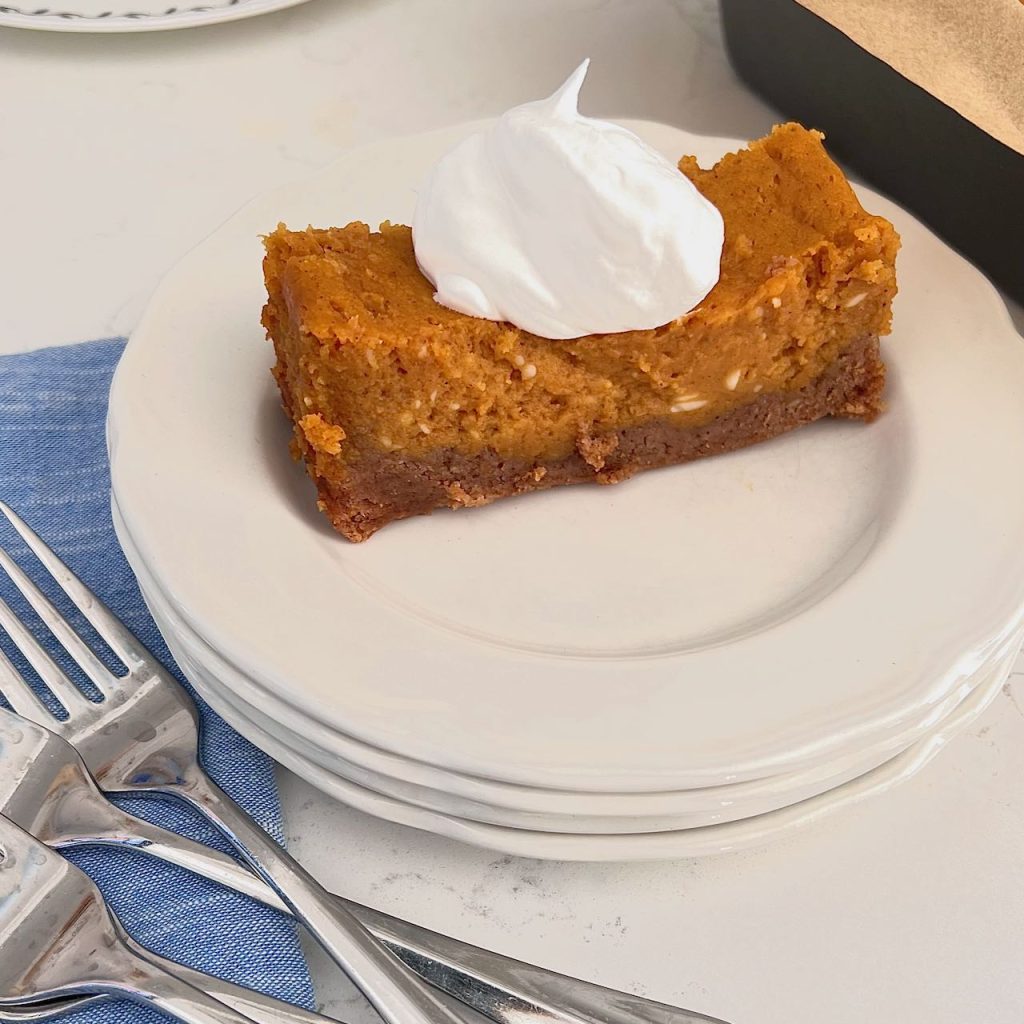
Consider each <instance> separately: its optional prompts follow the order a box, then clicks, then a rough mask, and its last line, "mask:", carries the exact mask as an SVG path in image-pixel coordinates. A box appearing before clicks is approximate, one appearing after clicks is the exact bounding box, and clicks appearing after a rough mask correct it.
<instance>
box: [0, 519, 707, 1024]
mask: <svg viewBox="0 0 1024 1024" xmlns="http://www.w3.org/2000/svg"><path fill="white" fill-rule="evenodd" d="M0 512H3V514H4V515H5V516H6V517H7V519H8V520H9V521H10V522H11V524H12V525H13V526H14V528H15V529H16V530H17V531H18V533H19V534H20V535H21V537H22V539H23V540H24V541H25V543H26V544H27V545H28V547H29V548H30V549H31V550H32V551H33V553H34V554H35V555H36V556H37V558H38V559H39V560H40V562H42V564H43V566H44V567H45V568H46V569H47V570H48V571H49V572H50V574H51V575H52V576H53V578H54V579H55V580H56V582H57V583H58V584H59V585H60V587H61V588H62V589H63V590H64V592H65V593H66V594H67V595H68V597H69V598H70V599H71V600H72V602H73V603H74V604H75V605H76V606H77V607H78V608H79V610H80V611H81V612H82V614H83V615H84V616H85V617H86V618H87V619H88V621H89V622H90V623H91V624H92V625H93V627H94V628H95V629H96V631H97V632H98V633H99V635H100V636H101V637H102V638H103V639H104V640H105V641H106V642H107V643H108V644H109V645H110V647H111V649H112V650H113V651H114V652H115V653H116V654H117V656H118V657H119V658H120V659H121V660H122V661H123V662H124V664H125V665H126V666H127V668H128V674H127V675H126V676H123V677H121V678H117V677H115V676H113V675H112V674H111V673H110V672H108V670H107V669H106V668H105V667H104V665H103V664H102V663H101V662H100V661H99V659H98V658H97V657H96V655H95V654H94V653H93V651H92V650H91V649H90V648H89V647H88V646H87V645H86V643H85V642H84V641H83V640H82V639H81V637H79V636H78V634H77V633H76V632H75V631H74V629H73V628H72V627H71V625H70V624H69V623H68V622H67V621H66V620H65V619H64V617H63V616H62V615H61V613H60V612H59V611H58V610H57V609H56V608H55V607H54V606H53V604H52V603H51V602H50V601H49V600H48V599H47V598H46V597H45V595H44V594H43V593H42V591H41V590H39V588H38V587H37V586H36V585H35V584H34V583H33V582H32V581H31V580H30V579H29V578H28V576H27V575H26V574H25V573H24V571H23V570H22V569H21V568H20V567H19V566H18V565H17V563H15V562H14V561H13V559H12V558H11V557H10V556H9V555H8V554H7V552H5V551H4V550H3V548H0V567H2V568H3V569H4V570H5V571H6V573H7V574H8V576H9V577H10V578H11V580H12V582H13V583H14V584H15V586H16V587H17V588H18V589H19V590H20V591H21V593H22V594H23V595H24V596H25V598H26V599H27V600H28V602H29V603H30V604H31V605H32V607H33V608H34V609H35V611H36V613H37V614H38V615H39V616H40V618H41V619H42V620H43V621H44V623H45V624H46V625H47V627H48V628H49V629H50V631H51V632H52V633H53V635H54V636H55V637H56V638H57V640H59V641H60V643H61V644H62V645H63V646H64V648H65V649H66V650H67V651H68V652H69V653H70V654H71V656H72V657H73V658H74V660H75V661H76V662H77V663H78V664H79V665H80V666H81V668H82V670H83V671H84V672H85V673H86V675H87V676H88V677H89V679H90V680H91V681H92V682H93V684H94V685H95V686H96V687H97V688H98V690H99V691H100V693H101V695H102V698H103V699H102V700H101V701H99V702H94V701H92V700H90V699H88V698H87V697H86V696H85V695H84V694H82V692H81V691H80V690H79V689H78V688H77V686H76V685H75V684H74V682H73V681H72V680H71V679H69V678H68V677H67V676H66V675H65V674H64V673H63V672H62V671H61V670H60V668H59V667H58V666H57V665H56V664H55V663H54V662H53V660H52V659H51V658H49V656H48V655H47V654H46V652H45V651H44V650H43V649H42V647H41V646H40V645H39V644H38V642H37V641H36V640H35V639H34V638H33V637H32V635H31V634H30V633H29V631H28V630H27V629H26V628H25V627H24V625H23V624H22V623H21V622H20V621H19V620H18V619H17V618H16V617H15V616H14V614H13V612H12V611H11V609H10V608H8V607H7V606H6V605H4V604H2V602H0V625H3V626H4V628H5V629H7V631H8V632H9V633H10V635H11V637H12V639H13V640H14V642H15V643H16V644H17V646H18V647H19V648H20V649H21V650H22V653H23V654H24V655H25V657H26V658H27V660H28V661H29V662H30V663H31V664H32V666H33V668H35V670H36V671H37V673H38V674H39V675H40V677H41V678H42V679H43V681H44V682H45V683H46V685H47V686H48V687H49V689H50V690H51V692H52V693H53V694H54V696H55V697H56V698H57V699H58V700H59V701H60V703H61V704H62V705H63V706H64V708H65V709H66V711H67V713H68V714H67V718H66V719H64V720H58V719H57V718H55V717H54V716H53V715H52V714H51V713H50V711H49V710H48V709H47V708H46V707H45V705H44V704H43V703H42V702H41V701H40V700H39V698H38V697H37V696H36V695H35V693H34V692H33V691H32V690H31V688H30V687H29V686H28V684H27V683H26V682H25V681H24V680H23V679H21V677H20V675H18V673H17V672H15V671H14V670H13V666H10V664H9V663H8V664H7V665H4V663H3V662H2V661H0V695H2V696H4V697H5V698H6V699H7V701H8V702H9V703H10V705H11V707H13V708H14V710H15V711H16V712H18V714H20V715H22V716H23V717H25V718H26V719H29V720H31V721H32V722H35V723H37V724H39V725H42V726H44V727H46V728H47V729H49V730H51V731H53V732H55V733H57V734H58V735H60V736H61V737H63V738H64V739H65V740H66V741H68V742H69V743H70V744H72V745H73V746H74V747H75V749H76V750H77V751H78V753H79V754H80V755H81V757H82V759H83V760H84V762H85V765H86V766H87V767H88V769H89V770H91V771H92V772H93V773H95V777H96V782H97V783H98V785H99V786H100V787H101V788H102V789H103V790H104V791H106V792H108V793H115V792H116V793H142V794H157V795H170V796H181V797H184V798H185V799H187V800H188V801H189V802H190V803H192V804H193V805H194V806H196V807H198V809H199V810H201V811H203V812H204V813H207V815H208V817H210V819H211V820H212V821H213V822H214V824H218V825H221V826H223V825H224V824H225V822H222V821H221V819H220V818H219V816H218V815H219V813H220V812H221V811H222V810H223V807H224V802H225V801H229V798H228V797H226V796H225V795H224V794H223V793H221V791H220V790H219V789H217V787H216V786H215V784H214V783H213V782H212V781H211V780H210V779H209V777H208V776H207V775H206V773H205V772H204V771H203V769H202V766H201V764H200V762H199V756H198V718H197V712H196V708H195V704H194V703H193V702H192V699H191V698H190V697H189V695H188V693H187V692H186V691H185V690H184V688H183V687H181V686H180V685H179V684H178V683H177V681H176V680H175V679H174V678H173V677H172V676H171V675H170V674H169V673H168V672H167V671H166V670H165V669H164V668H163V667H162V666H161V665H160V664H159V663H158V662H157V661H156V659H155V658H153V656H152V655H151V654H150V653H149V652H148V651H147V650H146V649H145V648H144V647H143V645H142V644H141V643H140V642H139V640H138V639H137V638H136V637H135V636H134V635H133V634H132V633H131V631H130V630H128V629H127V627H125V626H124V624H123V623H122V622H120V620H118V619H117V617H116V616H115V615H114V614H113V613H112V612H111V611H110V610H109V609H108V608H107V607H106V606H105V605H103V603H102V602H101V601H100V600H99V598H98V597H96V595H95V594H93V593H92V592H91V591H90V590H89V589H88V588H87V587H86V586H85V584H84V583H82V581H81V580H79V579H78V577H77V576H75V575H74V573H72V572H71V570H70V569H69V568H68V567H67V566H66V565H65V564H64V563H63V562H62V561H61V560H60V559H59V558H58V557H57V555H56V554H55V553H54V552H53V551H52V550H51V549H50V548H49V547H48V546H47V545H46V544H45V542H44V541H43V540H42V539H41V538H40V537H39V536H38V535H37V534H36V533H35V532H34V531H33V530H32V529H31V528H30V527H29V526H28V525H27V524H26V523H25V522H24V520H22V519H21V518H20V517H19V516H17V515H16V514H15V513H14V512H13V510H12V509H10V507H9V506H7V505H6V504H5V503H3V502H0ZM108 807H109V808H111V809H112V810H111V811H108V812H107V814H108V817H107V819H106V820H104V819H97V821H96V822H95V823H94V824H93V826H92V828H91V829H85V831H86V832H88V831H92V832H94V833H97V834H94V835H92V836H91V838H90V837H88V836H85V835H84V834H83V835H82V836H80V837H79V842H81V843H86V842H100V843H113V844H123V845H131V846H133V847H135V848H137V849H139V850H141V851H142V852H145V853H149V854H152V855H154V856H158V857H160V858H162V859H164V860H167V861H170V862H172V863H175V864H178V865H180V866H183V867H186V868H188V869H190V870H192V871H195V872H196V873H197V874H200V875H203V876H205V877H208V878H211V879H213V880H215V881H218V882H222V883H223V884H225V885H227V886H229V887H231V888H233V889H236V890H237V891H239V892H244V893H246V894H248V895H250V896H253V897H254V898H256V899H258V900H260V901H262V902H264V903H266V904H268V905H270V906H274V907H276V908H278V909H284V908H285V904H284V903H283V902H282V901H281V900H280V899H279V898H278V897H277V896H276V894H275V893H274V891H273V889H271V888H269V887H268V885H267V884H265V881H263V880H261V879H260V878H257V877H255V876H254V875H253V874H250V873H249V872H248V871H246V870H245V869H244V868H242V867H241V866H240V865H239V864H237V863H236V862H235V861H233V860H232V859H231V858H230V857H226V856H225V855H224V854H221V853H219V852H217V851H214V850H211V849H209V848H208V847H205V846H202V845H200V844H198V843H195V842H193V841H191V840H188V839H186V838H184V837H182V836H178V835H176V834H175V833H173V832H169V831H167V830H165V829H160V828H158V827H157V826H155V825H152V824H150V823H149V822H141V821H140V820H139V819H132V818H130V816H127V815H124V814H123V812H121V811H119V810H117V809H116V808H113V807H112V805H109V804H108ZM230 807H233V808H234V814H233V815H232V818H231V820H232V822H235V823H236V822H237V818H238V816H239V815H242V816H244V812H243V811H241V809H240V808H237V806H236V805H233V804H230ZM110 813H113V814H114V815H116V817H115V818H113V819H112V818H110V817H109V814H110ZM247 820H248V819H247ZM133 823H137V827H135V825H134V824H133ZM247 829H248V833H251V832H252V831H256V832H257V833H258V835H259V836H262V837H263V842H264V843H265V844H266V843H270V845H271V847H272V851H271V852H275V851H276V854H277V855H278V857H280V856H282V854H281V851H280V850H279V849H278V848H277V847H276V846H274V845H273V844H272V843H271V841H270V840H269V839H267V838H266V837H265V835H264V834H263V833H262V832H260V831H259V829H258V827H257V826H255V824H254V823H252V822H251V820H249V824H248V826H247ZM228 831H230V829H228ZM248 833H247V835H246V836H245V837H244V838H248ZM239 838H243V837H240V836H238V835H237V834H236V836H235V839H236V840H237V839H239ZM292 863H294V862H292ZM268 866H270V865H267V864H264V865H262V874H263V877H264V878H266V874H267V868H268ZM300 870H301V869H300ZM307 877H308V876H307ZM321 891H322V890H321ZM329 899H330V900H331V901H332V903H333V906H334V908H336V909H338V910H340V911H344V912H346V913H348V914H351V915H352V916H353V917H355V918H357V919H358V920H359V921H360V922H362V924H363V925H364V926H365V927H366V928H367V929H369V930H370V931H371V932H372V933H373V934H374V935H375V936H376V937H377V938H378V939H380V940H381V941H382V942H383V943H385V944H386V945H387V947H388V948H389V949H390V950H391V951H392V952H393V953H394V954H395V955H396V956H397V957H399V958H400V959H401V960H402V962H403V963H405V964H406V965H407V966H408V967H409V968H410V969H411V970H412V971H414V972H416V973H417V974H418V975H419V976H420V977H421V978H422V979H423V980H425V981H427V982H428V983H429V984H431V985H433V986H434V987H435V988H437V989H439V990H441V991H443V992H446V993H448V994H449V995H451V996H454V997H455V998H456V999H458V1000H460V1001H461V1002H463V1003H465V1004H466V1005H468V1006H470V1007H472V1008H473V1009H474V1010H476V1011H477V1012H480V1013H483V1014H484V1015H485V1016H488V1017H490V1018H491V1019H492V1020H494V1021H496V1022H497V1024H522V1021H523V1019H524V1017H529V1018H530V1019H531V1021H533V1022H536V1024H698V1022H709V1021H710V1022H712V1024H714V1021H715V1019H714V1018H711V1017H706V1016H702V1015H701V1014H696V1013H692V1012H690V1011H687V1010H682V1009H679V1008H677V1007H674V1006H669V1005H668V1004H665V1003H659V1002H655V1001H653V1000H649V999H644V998H642V997H640V996H635V995H631V994H629V993H625V992H619V991H616V990H614V989H608V988H604V987H602V986H599V985H594V984H591V983H589V982H585V981H581V980H579V979H576V978H570V977H567V976H566V975H561V974H557V973H555V972H553V971H548V970H545V969H544V968H541V967H536V966H534V965H531V964H526V963H522V962H520V961H517V960H514V959H512V958H509V957H504V956H501V955H500V954H497V953H493V952H491V951H488V950H484V949H480V948H478V947H475V946H472V945H469V944H468V943H464V942H461V941H459V940H457V939H454V938H451V937H449V936H446V935H441V934H439V933H437V932H432V931H429V930H428V929H425V928H421V927H419V926H417V925H414V924H411V923H409V922H406V921H402V920H400V919H398V918H394V917H391V916H389V915H387V914H383V913H381V912H380V911H376V910H372V909H370V908H368V907H363V906H361V905H359V904H356V903H353V902H351V901H348V900H345V899H342V898H341V897H338V896H329ZM401 1024H408V1022H406V1021H403V1022H401Z"/></svg>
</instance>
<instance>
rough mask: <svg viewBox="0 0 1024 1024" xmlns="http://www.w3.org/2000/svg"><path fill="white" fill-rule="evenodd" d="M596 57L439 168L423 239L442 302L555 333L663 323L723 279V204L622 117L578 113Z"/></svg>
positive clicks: (427, 186) (428, 190) (423, 258)
mask: <svg viewBox="0 0 1024 1024" xmlns="http://www.w3.org/2000/svg"><path fill="white" fill-rule="evenodd" d="M589 64H590V61H589V60H585V61H584V62H583V63H582V64H580V66H579V67H578V68H577V69H576V70H575V71H574V72H573V73H572V75H570V76H569V78H568V79H567V80H566V82H565V83H564V84H563V85H562V87H561V88H560V89H558V90H557V91H556V92H555V93H554V94H553V95H551V96H550V97H548V98H547V99H544V100H537V101H534V102H531V103H524V104H523V105H522V106H519V107H514V108H513V109H511V110H509V111H507V112H506V113H505V114H503V115H502V116H501V117H500V118H499V119H498V120H497V122H495V124H494V125H493V126H491V127H490V128H488V129H486V130H484V131H482V132H477V133H475V134H473V135H471V136H469V138H467V139H465V140H464V141H463V142H461V143H459V145H457V146H456V147H455V148H454V149H452V150H451V151H450V152H449V153H447V154H446V155H445V156H444V157H442V158H441V160H440V161H438V163H437V164H436V165H435V166H434V168H433V170H432V171H431V172H430V174H429V175H428V176H427V179H426V181H425V182H424V184H423V186H422V188H421V189H420V191H419V194H418V197H417V203H416V212H415V215H414V217H413V229H412V230H413V244H414V246H415V250H416V259H417V262H418V263H419V266H420V269H421V270H422V271H423V273H424V274H425V275H426V276H427V277H428V278H429V279H430V281H431V282H432V283H433V285H434V288H435V289H436V292H435V296H434V297H435V299H436V300H437V301H438V302H439V303H440V304H441V305H444V306H448V307H449V308H451V309H455V310H458V311H459V312H462V313H467V314H469V315H470V316H476V317H483V318H484V319H487V320H507V321H509V322H511V323H513V324H515V325H516V326H517V327H520V328H522V329H523V330H526V331H529V332H531V333H532V334H536V335H539V336H540V337H543V338H551V339H568V338H578V337H581V336H582V335H586V334H611V333H618V332H620V331H633V330H646V329H650V328H653V327H660V326H661V325H662V324H666V323H668V322H670V321H672V320H675V319H676V318H677V317H679V316H682V315H683V314H684V313H686V312H688V311H689V310H691V309H692V308H693V307H694V306H696V305H697V304H698V303H699V302H700V301H701V300H702V299H703V298H704V296H705V295H707V293H708V292H709V291H711V289H712V288H713V287H714V286H715V284H716V283H717V281H718V275H719V263H720V260H721V255H722V242H723V237H724V228H723V224H722V217H721V214H720V213H719V212H718V210H717V209H716V208H715V207H714V205H713V204H712V203H710V202H709V201H708V200H707V199H705V198H704V196H702V195H701V193H700V192H699V191H698V190H697V189H696V187H695V186H694V185H693V183H692V182H691V181H690V180H689V179H688V178H687V177H686V176H685V175H684V174H682V173H681V172H680V171H679V169H678V168H677V167H676V166H675V165H673V164H672V163H671V162H670V161H669V160H667V159H666V158H665V157H664V156H662V155H661V154H660V153H658V152H657V151H656V150H655V149H653V148H652V147H650V146H648V145H647V144H646V143H645V142H643V141H642V140H641V139H640V138H638V137H637V136H636V135H634V134H633V133H632V132H631V131H629V130H628V129H626V128H623V127H622V126H621V125H616V124H612V123H611V122H608V121H601V120H598V119H595V118H589V117H584V116H582V115H581V114H580V113H579V110H578V101H579V94H580V90H581V88H582V86H583V82H584V79H585V78H586V74H587V69H588V67H589Z"/></svg>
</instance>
